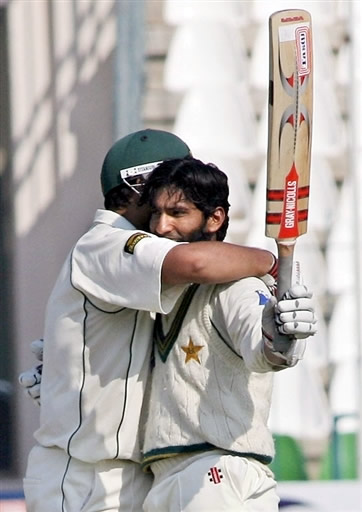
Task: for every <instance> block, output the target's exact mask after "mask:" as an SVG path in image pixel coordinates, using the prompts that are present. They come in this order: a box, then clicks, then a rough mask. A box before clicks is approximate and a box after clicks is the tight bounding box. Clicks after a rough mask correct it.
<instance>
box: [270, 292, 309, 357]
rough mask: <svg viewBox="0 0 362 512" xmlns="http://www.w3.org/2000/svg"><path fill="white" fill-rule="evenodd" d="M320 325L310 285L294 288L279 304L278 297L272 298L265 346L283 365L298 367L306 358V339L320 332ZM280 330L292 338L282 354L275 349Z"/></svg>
mask: <svg viewBox="0 0 362 512" xmlns="http://www.w3.org/2000/svg"><path fill="white" fill-rule="evenodd" d="M316 323H317V318H316V315H315V311H314V304H313V299H312V294H311V293H310V292H309V291H308V289H307V287H306V286H304V285H301V284H295V285H293V286H292V287H291V288H290V289H289V290H288V291H287V293H285V295H284V296H283V298H282V300H280V301H279V302H277V299H276V298H275V297H271V298H270V300H269V301H268V302H267V304H266V305H265V307H264V311H263V316H262V330H263V335H264V343H265V345H266V346H267V347H268V348H269V349H270V350H271V351H273V352H274V353H275V354H276V355H278V356H280V358H281V359H282V360H283V361H285V362H284V363H283V364H281V365H280V366H294V365H295V364H297V362H298V361H299V360H300V359H302V357H303V354H304V351H305V339H306V338H308V337H309V336H313V335H314V334H315V333H316V332H317V326H316ZM277 330H278V331H279V333H280V334H284V335H287V336H288V337H289V339H290V343H288V345H287V347H288V348H287V349H286V351H285V352H283V353H282V354H281V353H280V352H276V351H275V350H274V349H273V339H274V337H275V334H276V331H277Z"/></svg>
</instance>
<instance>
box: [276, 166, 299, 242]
mask: <svg viewBox="0 0 362 512" xmlns="http://www.w3.org/2000/svg"><path fill="white" fill-rule="evenodd" d="M298 180H299V175H298V173H297V169H296V168H295V165H294V163H293V165H292V168H291V170H290V172H289V174H288V175H287V177H286V178H285V187H284V203H283V213H282V222H281V225H280V231H279V238H282V239H283V238H296V237H298V236H299V229H298V215H297V213H298V210H297V208H298V204H297V201H298Z"/></svg>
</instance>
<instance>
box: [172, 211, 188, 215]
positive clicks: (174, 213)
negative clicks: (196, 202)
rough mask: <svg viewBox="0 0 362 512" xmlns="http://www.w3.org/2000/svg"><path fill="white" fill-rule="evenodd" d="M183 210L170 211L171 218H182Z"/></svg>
mask: <svg viewBox="0 0 362 512" xmlns="http://www.w3.org/2000/svg"><path fill="white" fill-rule="evenodd" d="M186 213H187V212H186V211H185V210H172V216H173V217H182V215H186Z"/></svg>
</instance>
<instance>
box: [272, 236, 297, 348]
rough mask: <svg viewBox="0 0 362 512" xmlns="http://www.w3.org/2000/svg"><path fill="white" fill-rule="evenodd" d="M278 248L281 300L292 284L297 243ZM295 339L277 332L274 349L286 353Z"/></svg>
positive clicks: (280, 245)
mask: <svg viewBox="0 0 362 512" xmlns="http://www.w3.org/2000/svg"><path fill="white" fill-rule="evenodd" d="M277 246H278V286H277V298H278V300H281V299H282V297H283V295H284V294H285V292H286V291H288V290H289V288H290V286H291V284H292V276H293V256H294V246H295V242H292V243H290V244H289V243H288V244H284V243H281V242H277ZM292 340H293V338H292V337H290V336H287V335H286V334H280V333H279V332H277V334H276V336H275V337H274V339H273V347H274V349H275V350H276V351H277V352H282V353H283V352H286V351H287V350H288V348H289V346H290V343H291V342H292Z"/></svg>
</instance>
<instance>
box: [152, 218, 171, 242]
mask: <svg viewBox="0 0 362 512" xmlns="http://www.w3.org/2000/svg"><path fill="white" fill-rule="evenodd" d="M154 227H155V232H156V233H157V234H158V235H162V236H165V235H166V234H167V233H170V232H171V231H172V222H171V218H170V217H169V215H166V214H164V213H163V214H161V215H160V216H159V217H158V219H157V221H156V223H155V226H154Z"/></svg>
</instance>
